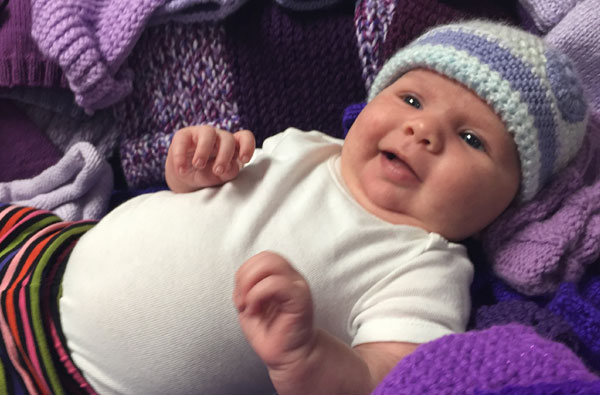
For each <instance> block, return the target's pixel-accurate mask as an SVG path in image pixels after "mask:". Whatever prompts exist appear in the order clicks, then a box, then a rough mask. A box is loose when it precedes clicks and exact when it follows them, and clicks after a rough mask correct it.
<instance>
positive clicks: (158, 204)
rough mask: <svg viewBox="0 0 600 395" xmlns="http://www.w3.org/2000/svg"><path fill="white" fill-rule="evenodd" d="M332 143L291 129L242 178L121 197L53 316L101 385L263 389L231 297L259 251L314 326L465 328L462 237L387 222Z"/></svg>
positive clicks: (72, 273)
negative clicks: (275, 265) (297, 284)
mask: <svg viewBox="0 0 600 395" xmlns="http://www.w3.org/2000/svg"><path fill="white" fill-rule="evenodd" d="M341 144H342V141H341V140H338V139H334V138H331V137H328V136H326V135H324V134H322V133H319V132H301V131H299V130H296V129H288V130H287V131H285V132H283V133H281V134H279V135H276V136H274V137H271V138H269V139H267V140H266V141H265V143H264V145H263V149H257V151H256V153H255V155H254V157H253V158H252V161H251V163H249V164H248V165H247V166H246V167H245V168H244V169H243V170H242V171H241V172H240V174H239V176H238V177H237V178H236V179H235V180H233V181H231V182H229V183H226V184H225V185H223V186H221V187H217V188H206V189H203V190H200V191H197V192H193V193H188V194H174V193H171V192H169V191H164V192H159V193H155V194H148V195H143V196H139V197H137V198H134V199H131V200H130V201H128V202H126V203H124V204H122V205H121V206H119V207H118V208H116V209H115V210H113V211H112V212H110V213H109V214H108V215H107V216H106V217H105V218H103V219H102V220H101V221H100V222H99V223H98V224H97V225H96V226H95V227H94V228H92V229H91V230H90V231H89V232H88V233H87V234H85V235H84V236H83V237H82V238H81V240H80V241H79V243H78V244H77V245H76V246H75V248H74V250H73V252H72V254H71V257H70V258H69V262H68V265H67V268H66V271H65V274H64V278H63V284H62V287H63V291H62V297H61V299H60V316H61V322H62V326H63V330H64V333H65V336H66V338H67V344H68V347H69V349H70V351H71V352H72V357H73V360H74V361H75V363H76V364H77V365H78V367H79V368H80V369H81V370H82V372H83V374H84V375H85V377H86V379H88V380H89V382H90V383H91V384H92V386H93V387H94V388H95V389H96V390H97V391H99V392H100V393H103V394H108V393H127V394H192V393H198V394H206V395H210V394H226V395H235V394H269V393H273V392H274V390H273V387H272V385H271V384H270V381H269V378H268V375H267V371H266V369H265V367H264V366H263V364H262V362H261V361H260V360H259V358H258V357H257V356H256V355H255V354H254V352H253V350H252V349H251V348H250V347H249V346H248V344H247V342H246V340H245V338H244V336H243V334H242V332H241V330H240V329H239V326H238V322H237V315H236V311H235V308H234V306H233V303H232V293H233V281H234V273H235V271H236V269H237V268H238V267H239V266H240V265H241V264H242V263H243V262H244V261H245V260H247V259H248V258H250V257H251V256H253V255H255V254H257V253H258V252H260V251H263V250H271V251H275V252H277V253H279V254H281V255H282V256H284V257H286V258H287V259H288V260H289V261H290V262H291V263H292V264H293V265H294V266H295V267H296V268H297V269H298V270H299V271H300V272H301V273H302V274H303V275H304V276H305V277H306V279H307V280H308V282H309V284H310V287H311V291H312V294H313V301H314V304H315V319H316V325H318V326H319V327H321V328H323V329H325V330H327V331H329V332H330V333H332V334H333V335H335V336H337V337H338V338H340V339H341V340H342V341H344V342H346V343H348V344H349V345H353V346H354V345H357V344H361V343H367V342H379V341H403V342H414V343H423V342H427V341H430V340H433V339H435V338H438V337H440V336H443V335H446V334H449V333H453V332H460V331H463V330H464V329H465V326H466V322H467V319H468V315H469V309H470V300H469V285H470V283H471V280H472V275H473V268H472V265H471V263H470V262H469V260H468V259H467V255H466V250H465V248H464V247H463V246H461V245H459V244H455V243H449V242H448V241H447V240H445V239H444V238H443V237H441V236H440V235H438V234H434V233H428V232H426V231H424V230H422V229H419V228H415V227H410V226H404V225H393V224H390V223H387V222H384V221H383V220H381V219H379V218H377V217H375V216H373V215H372V214H370V213H369V212H367V211H366V210H365V209H363V207H362V206H360V205H359V204H358V203H357V202H356V201H355V200H354V199H353V198H352V196H351V195H350V194H349V192H348V190H347V189H346V187H345V185H344V183H343V181H342V179H341V177H340V172H339V157H340V152H341Z"/></svg>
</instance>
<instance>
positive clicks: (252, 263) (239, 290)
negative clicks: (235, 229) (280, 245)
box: [234, 251, 301, 299]
mask: <svg viewBox="0 0 600 395" xmlns="http://www.w3.org/2000/svg"><path fill="white" fill-rule="evenodd" d="M272 275H286V276H297V277H300V278H301V276H300V274H299V273H298V272H296V270H295V269H294V268H293V267H292V266H291V265H290V264H289V263H288V262H287V261H286V260H285V259H284V258H283V257H281V256H279V255H277V254H275V253H273V252H270V251H263V252H261V253H259V254H256V255H254V256H253V257H251V258H250V259H248V260H247V261H246V262H244V263H243V264H242V266H240V268H239V269H238V270H237V272H236V273H235V295H236V296H234V299H235V298H236V297H237V295H239V296H240V297H242V298H243V297H244V295H246V294H247V293H248V291H249V290H250V289H251V288H252V287H253V286H254V285H255V284H256V283H258V282H259V281H260V280H262V279H263V278H265V277H268V276H272Z"/></svg>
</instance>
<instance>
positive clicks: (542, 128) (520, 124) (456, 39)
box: [368, 20, 587, 202]
mask: <svg viewBox="0 0 600 395" xmlns="http://www.w3.org/2000/svg"><path fill="white" fill-rule="evenodd" d="M418 67H426V68H430V69H433V70H435V71H437V72H439V73H441V74H444V75H446V76H448V77H450V78H452V79H455V80H457V81H459V82H461V83H463V84H464V85H466V86H467V87H469V88H471V89H472V90H473V91H475V93H477V94H478V95H479V96H480V97H481V98H482V99H483V100H485V101H486V102H487V103H488V104H489V105H490V106H491V107H492V108H494V110H495V111H496V112H497V113H498V115H499V116H500V117H501V118H502V120H503V121H504V123H505V124H506V127H507V129H508V131H509V132H510V133H511V135H512V136H513V138H514V140H515V143H516V144H517V148H518V151H519V158H520V162H521V188H520V192H519V200H520V201H521V202H525V201H528V200H531V199H532V198H533V197H534V196H535V194H536V193H537V192H538V191H539V190H540V189H541V187H542V186H543V185H544V184H545V183H547V181H548V180H549V179H550V177H551V176H553V175H554V174H556V173H557V172H558V171H560V170H561V169H563V168H564V167H565V166H566V165H567V163H568V162H569V161H570V160H571V159H572V158H573V157H574V155H575V153H576V152H577V150H578V149H579V147H580V146H581V142H582V140H583V136H584V134H585V130H586V129H585V128H586V123H587V105H586V102H585V98H584V95H583V89H582V87H581V84H580V82H579V79H578V78H577V75H576V71H575V70H574V67H573V65H572V63H571V62H570V61H569V59H568V58H567V57H566V56H564V55H563V54H562V53H560V52H558V51H556V50H555V49H553V48H550V47H547V46H546V45H545V44H544V43H543V41H542V40H541V39H539V38H538V37H537V36H535V35H533V34H529V33H526V32H524V31H523V30H521V29H515V28H512V27H510V26H508V25H503V24H499V23H493V22H488V21H484V20H480V21H469V22H464V23H457V24H450V25H446V26H441V27H437V28H434V29H432V30H431V31H429V32H427V33H425V34H424V35H422V36H421V37H419V38H418V39H416V40H415V41H413V42H412V43H411V44H410V45H409V46H408V47H406V48H403V49H401V50H399V51H398V52H397V53H395V54H394V55H393V56H392V57H391V58H390V59H389V60H388V61H387V62H386V64H385V65H384V66H383V68H382V70H381V71H380V72H379V73H378V75H377V78H376V79H375V81H374V83H373V86H372V87H371V89H370V91H369V97H368V100H372V99H373V97H374V96H375V95H377V94H378V93H379V92H380V91H381V90H382V89H384V88H385V87H386V86H388V85H390V84H391V83H393V82H394V81H395V80H396V79H397V78H398V77H400V76H401V75H402V74H404V73H406V72H407V71H409V70H411V69H414V68H418Z"/></svg>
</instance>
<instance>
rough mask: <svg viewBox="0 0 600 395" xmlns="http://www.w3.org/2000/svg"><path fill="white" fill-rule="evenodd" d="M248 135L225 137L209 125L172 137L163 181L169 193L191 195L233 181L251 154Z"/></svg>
mask: <svg viewBox="0 0 600 395" xmlns="http://www.w3.org/2000/svg"><path fill="white" fill-rule="evenodd" d="M255 144H256V142H255V140H254V135H253V134H252V132H250V131H248V130H240V131H239V132H236V133H229V132H227V131H224V130H220V129H216V128H214V127H212V126H209V125H200V126H190V127H187V128H183V129H180V130H178V131H177V132H176V133H175V135H174V136H173V140H172V141H171V145H170V146H169V152H168V153H167V162H166V164H165V178H166V180H167V185H168V186H169V188H170V189H171V190H172V191H173V192H191V191H195V190H198V189H200V188H204V187H210V186H215V185H221V184H224V183H225V182H227V181H230V180H232V179H234V178H235V177H237V175H238V173H239V171H240V169H241V167H242V166H243V165H244V164H245V163H247V162H248V161H249V160H250V158H251V157H252V155H253V154H254V148H255Z"/></svg>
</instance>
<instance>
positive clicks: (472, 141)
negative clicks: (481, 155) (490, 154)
mask: <svg viewBox="0 0 600 395" xmlns="http://www.w3.org/2000/svg"><path fill="white" fill-rule="evenodd" d="M460 137H461V138H462V139H463V140H465V142H466V143H467V144H469V145H470V146H471V147H473V148H475V149H477V150H480V151H485V147H484V146H483V143H482V142H481V140H479V137H477V136H476V135H475V134H474V133H471V132H462V133H460Z"/></svg>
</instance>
